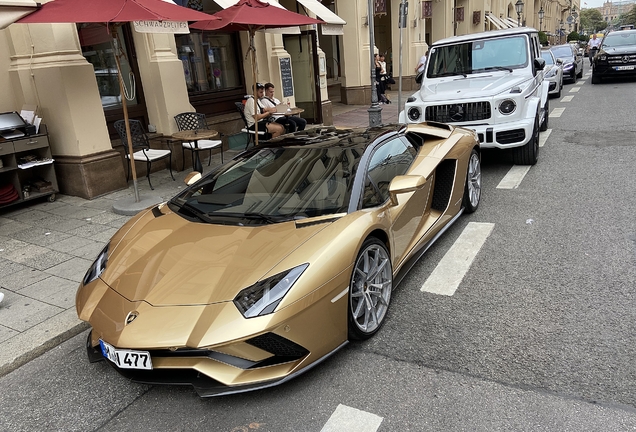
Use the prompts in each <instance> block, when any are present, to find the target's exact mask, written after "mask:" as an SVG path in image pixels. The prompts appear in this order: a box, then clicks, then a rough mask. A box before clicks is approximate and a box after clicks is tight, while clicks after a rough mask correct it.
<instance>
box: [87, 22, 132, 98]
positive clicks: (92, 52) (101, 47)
mask: <svg viewBox="0 0 636 432" xmlns="http://www.w3.org/2000/svg"><path fill="white" fill-rule="evenodd" d="M77 33H78V35H79V40H80V45H81V46H82V55H83V56H84V57H85V58H86V60H87V61H88V62H89V63H90V64H92V65H93V69H94V70H95V77H96V79H97V88H98V89H99V96H100V98H101V100H102V106H103V107H104V109H105V110H106V109H111V108H121V94H120V91H119V80H118V76H117V64H116V63H115V55H114V51H113V50H114V49H115V43H116V42H114V41H113V38H112V36H111V35H110V33H109V31H108V29H107V28H106V27H105V26H103V25H99V24H80V25H78V29H77ZM117 33H118V35H119V39H118V40H119V41H121V45H122V46H121V51H122V52H123V54H124V55H125V57H126V59H130V56H129V53H128V48H127V46H126V43H125V37H124V31H123V27H121V26H120V27H118V28H117ZM120 62H121V73H122V77H123V78H124V82H125V83H126V87H127V88H128V89H130V90H132V89H133V88H134V85H132V84H131V82H135V79H134V78H133V76H132V74H131V67H130V63H129V62H128V61H122V60H120ZM128 96H129V97H131V99H132V100H128V104H127V105H136V104H137V103H138V102H137V95H136V94H134V92H133V91H131V92H130V93H129V94H128Z"/></svg>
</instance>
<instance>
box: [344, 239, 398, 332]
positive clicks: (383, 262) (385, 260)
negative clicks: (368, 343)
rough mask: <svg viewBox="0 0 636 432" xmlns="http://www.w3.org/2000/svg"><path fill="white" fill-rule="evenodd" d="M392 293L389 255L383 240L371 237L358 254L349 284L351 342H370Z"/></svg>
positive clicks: (386, 308) (383, 315) (381, 320)
mask: <svg viewBox="0 0 636 432" xmlns="http://www.w3.org/2000/svg"><path fill="white" fill-rule="evenodd" d="M392 290H393V269H392V267H391V258H390V256H389V251H388V250H387V248H386V246H385V245H384V243H382V242H381V241H380V240H378V239H377V238H375V237H369V238H368V239H366V240H365V241H364V243H363V244H362V247H361V248H360V252H358V256H357V258H356V261H355V264H354V266H353V273H352V275H351V283H350V284H349V313H348V331H349V339H354V340H365V339H369V338H370V337H371V336H373V335H374V334H375V333H377V332H378V330H380V327H382V324H383V323H384V319H385V318H386V313H387V311H388V309H389V303H390V302H391V292H392Z"/></svg>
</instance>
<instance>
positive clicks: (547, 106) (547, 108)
mask: <svg viewBox="0 0 636 432" xmlns="http://www.w3.org/2000/svg"><path fill="white" fill-rule="evenodd" d="M543 112H544V114H543V123H541V128H540V129H539V130H540V131H541V132H545V131H547V130H548V119H549V118H550V99H546V100H545V106H544V107H543Z"/></svg>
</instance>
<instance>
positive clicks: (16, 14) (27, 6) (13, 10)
mask: <svg viewBox="0 0 636 432" xmlns="http://www.w3.org/2000/svg"><path fill="white" fill-rule="evenodd" d="M37 8H38V3H36V2H35V1H33V0H0V29H3V28H5V27H7V26H8V25H9V24H12V23H14V22H16V21H17V20H19V19H20V18H22V17H24V16H26V15H28V14H30V13H31V12H33V11H35V10H36V9H37Z"/></svg>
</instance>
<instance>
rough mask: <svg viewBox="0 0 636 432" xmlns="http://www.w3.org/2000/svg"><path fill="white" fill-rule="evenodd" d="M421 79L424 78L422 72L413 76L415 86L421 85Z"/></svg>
mask: <svg viewBox="0 0 636 432" xmlns="http://www.w3.org/2000/svg"><path fill="white" fill-rule="evenodd" d="M422 78H424V71H422V72H418V74H417V75H416V76H415V82H416V83H417V84H422Z"/></svg>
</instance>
